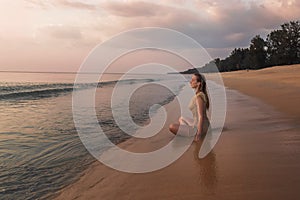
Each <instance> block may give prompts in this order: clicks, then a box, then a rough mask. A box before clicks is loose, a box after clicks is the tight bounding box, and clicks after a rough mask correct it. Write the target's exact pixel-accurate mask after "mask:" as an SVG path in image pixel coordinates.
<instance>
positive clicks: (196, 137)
mask: <svg viewBox="0 0 300 200" xmlns="http://www.w3.org/2000/svg"><path fill="white" fill-rule="evenodd" d="M200 137H201V133H197V134H196V135H195V138H194V141H195V142H198V141H199V140H200Z"/></svg>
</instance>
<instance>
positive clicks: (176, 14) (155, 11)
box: [0, 0, 300, 72]
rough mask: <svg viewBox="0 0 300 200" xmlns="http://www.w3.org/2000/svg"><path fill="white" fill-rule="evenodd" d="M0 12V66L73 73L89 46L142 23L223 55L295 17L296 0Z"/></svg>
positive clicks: (205, 0)
mask: <svg viewBox="0 0 300 200" xmlns="http://www.w3.org/2000/svg"><path fill="white" fill-rule="evenodd" d="M0 13H1V16H2V17H1V18H0V25H1V29H0V71H7V70H8V71H58V72H60V71H72V72H76V71H77V70H78V69H79V67H80V65H81V64H82V63H83V61H84V60H85V58H86V57H87V56H88V55H89V53H90V52H91V51H92V50H93V49H94V48H95V47H96V46H97V45H99V44H101V43H103V42H105V41H107V40H110V39H111V38H112V37H114V36H115V35H117V34H120V33H122V32H124V31H129V30H132V29H135V28H144V27H161V28H168V29H172V30H176V31H179V32H181V33H183V34H186V35H187V36H189V37H191V38H193V39H194V40H196V41H197V42H198V43H199V44H201V45H202V46H203V47H204V48H205V49H206V50H207V52H208V53H209V55H210V57H211V58H217V57H220V58H225V57H227V56H228V55H229V54H230V52H231V51H232V50H233V49H234V48H236V47H248V46H249V44H250V40H251V38H253V37H254V36H255V35H261V36H262V37H266V35H267V34H268V33H270V32H271V31H272V30H274V29H278V28H279V27H280V25H281V24H282V23H285V22H289V21H292V20H299V19H300V1H299V0H260V1H258V0H226V1H225V0H215V1H214V0H161V1H150V0H143V1H142V0H43V1H40V0H1V1H0ZM134 42H137V43H138V42H139V40H138V39H137V40H136V41H134ZM158 42H160V41H158ZM161 42H163V41H161ZM169 45H172V44H169ZM174 45H176V44H174ZM115 48H118V47H117V46H116V47H115ZM139 57H142V56H141V55H139ZM128 60H131V59H127V62H128V63H130V62H129V61H128ZM124 62H126V61H125V60H124ZM128 63H127V65H128ZM119 64H120V62H119ZM115 71H116V72H118V68H115ZM121 71H122V70H121Z"/></svg>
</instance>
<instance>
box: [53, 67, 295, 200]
mask: <svg viewBox="0 0 300 200" xmlns="http://www.w3.org/2000/svg"><path fill="white" fill-rule="evenodd" d="M292 68H293V67H292ZM298 68H299V67H298ZM298 68H297V69H296V70H299V69H298ZM282 69H283V70H287V69H284V68H282ZM265 70H270V71H262V75H263V76H265V78H266V77H268V79H266V80H267V83H268V84H263V80H265V78H259V76H258V75H257V73H258V74H260V73H259V71H253V72H252V71H251V72H246V71H244V72H232V73H225V74H224V81H225V84H226V86H229V87H230V88H232V89H238V90H240V91H241V92H243V93H245V94H248V95H249V94H251V96H253V97H256V98H253V97H249V96H246V95H243V94H241V93H239V92H237V91H234V90H227V101H228V105H227V117H226V122H225V127H224V129H223V133H222V135H221V137H220V139H219V141H218V143H217V145H216V146H215V148H214V149H213V151H212V152H211V153H210V154H209V155H208V156H206V157H205V158H203V159H199V158H198V156H197V155H198V152H199V149H200V146H201V143H193V144H192V145H191V147H190V148H189V149H188V150H187V151H186V152H185V153H184V155H183V156H182V157H181V158H180V159H178V160H177V161H176V162H174V163H172V164H171V165H169V166H168V167H166V168H163V169H161V170H158V171H155V172H150V173H144V174H130V173H123V172H119V171H116V170H113V169H110V168H108V167H106V166H104V165H102V164H101V163H99V162H95V163H94V164H93V165H92V166H91V167H90V168H89V169H88V170H87V171H86V172H85V174H84V175H83V176H82V177H81V179H80V180H79V181H77V182H76V183H74V184H73V185H71V186H68V187H67V188H65V189H63V190H62V191H61V193H60V194H59V196H58V197H57V199H108V200H109V199H299V198H300V191H299V189H298V188H299V187H300V176H299V170H300V157H299V153H300V135H299V133H300V131H299V130H300V128H299V123H298V121H297V120H298V119H299V118H298V117H299V115H297V113H298V111H294V110H295V109H296V108H297V104H291V103H290V102H289V99H290V98H283V99H284V100H285V104H284V105H281V104H280V103H279V102H277V101H276V100H275V99H272V97H274V96H282V95H283V93H284V92H285V90H284V89H285V88H286V89H287V90H291V91H290V92H292V89H290V87H289V84H291V85H293V86H292V88H294V90H293V92H292V93H291V94H292V98H293V99H294V98H295V99H299V92H298V91H299V89H297V87H298V86H297V84H298V85H299V82H300V81H299V80H300V79H299V78H298V80H293V81H291V82H289V81H287V82H282V84H279V83H278V81H280V79H279V80H278V79H277V78H276V76H278V73H279V72H280V74H283V72H281V71H280V70H281V69H279V68H271V69H265ZM278 70H279V72H278ZM288 71H289V70H287V72H285V73H286V74H290V76H291V77H293V76H296V75H295V72H291V73H289V72H288ZM249 73H250V74H249ZM271 73H273V76H272V75H271ZM267 74H269V75H267ZM298 74H299V73H298ZM273 77H275V78H273ZM283 80H284V79H283ZM272 83H274V84H272ZM277 83H278V85H277V86H276V84H277ZM294 83H297V84H294ZM262 84H263V86H262ZM274 85H275V86H276V87H275V86H274ZM277 87H282V88H281V89H278V88H277ZM254 88H259V89H254ZM262 88H266V90H265V91H263V89H262ZM251 89H252V90H251ZM271 91H272V92H274V94H272V95H271V94H269V95H270V98H271V99H269V101H268V98H267V97H266V96H268V95H267V94H264V93H268V92H271ZM282 92H283V93H282ZM273 95H274V96H273ZM268 97H269V96H268ZM270 102H273V103H270ZM298 102H299V101H298ZM288 105H289V106H290V107H291V108H290V107H289V108H290V109H288V111H286V110H285V109H284V108H285V107H286V106H288ZM177 107H178V104H177V102H176V101H173V102H171V103H169V104H168V105H167V106H166V109H167V112H168V118H167V123H166V124H165V127H164V128H163V130H162V131H161V132H160V133H159V134H158V135H157V136H155V137H153V138H151V139H147V140H138V139H131V140H128V141H126V142H124V143H122V144H121V145H120V146H121V147H122V148H125V149H127V150H131V151H137V152H144V151H145V152H147V151H149V150H153V149H157V148H160V147H162V146H163V145H165V144H166V143H168V142H169V141H170V140H171V139H172V138H173V136H172V134H171V133H170V132H169V131H168V130H167V128H168V124H169V123H170V122H173V121H176V120H177V118H178V115H179V111H178V109H176V108H177ZM282 110H283V111H284V112H282Z"/></svg>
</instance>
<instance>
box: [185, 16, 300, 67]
mask: <svg viewBox="0 0 300 200" xmlns="http://www.w3.org/2000/svg"><path fill="white" fill-rule="evenodd" d="M299 63H300V21H291V22H289V23H284V24H282V25H281V26H280V29H278V30H274V31H272V32H271V33H269V34H268V35H267V38H266V40H264V39H263V38H262V37H261V36H260V35H256V36H255V37H254V38H252V40H251V42H250V46H249V47H248V48H235V49H234V50H233V51H232V52H231V54H230V55H229V56H228V57H227V58H225V59H220V58H216V59H214V60H212V61H211V62H210V63H208V64H206V65H205V66H203V67H201V68H198V70H199V71H200V72H203V73H205V72H213V71H214V70H216V68H215V66H217V68H218V70H219V71H220V72H225V71H235V70H244V69H262V68H265V67H270V66H277V65H291V64H299ZM212 66H214V67H212ZM196 70H197V69H190V70H187V71H185V72H183V73H194V72H196Z"/></svg>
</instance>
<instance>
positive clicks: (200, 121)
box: [195, 96, 204, 141]
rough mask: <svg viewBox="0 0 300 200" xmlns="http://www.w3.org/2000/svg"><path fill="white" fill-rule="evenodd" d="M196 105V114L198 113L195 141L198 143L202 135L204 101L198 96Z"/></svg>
mask: <svg viewBox="0 0 300 200" xmlns="http://www.w3.org/2000/svg"><path fill="white" fill-rule="evenodd" d="M196 104H197V112H198V123H197V133H196V136H195V140H196V141H198V140H199V139H200V135H201V133H202V129H203V120H204V101H203V99H202V98H201V97H200V96H197V99H196Z"/></svg>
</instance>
